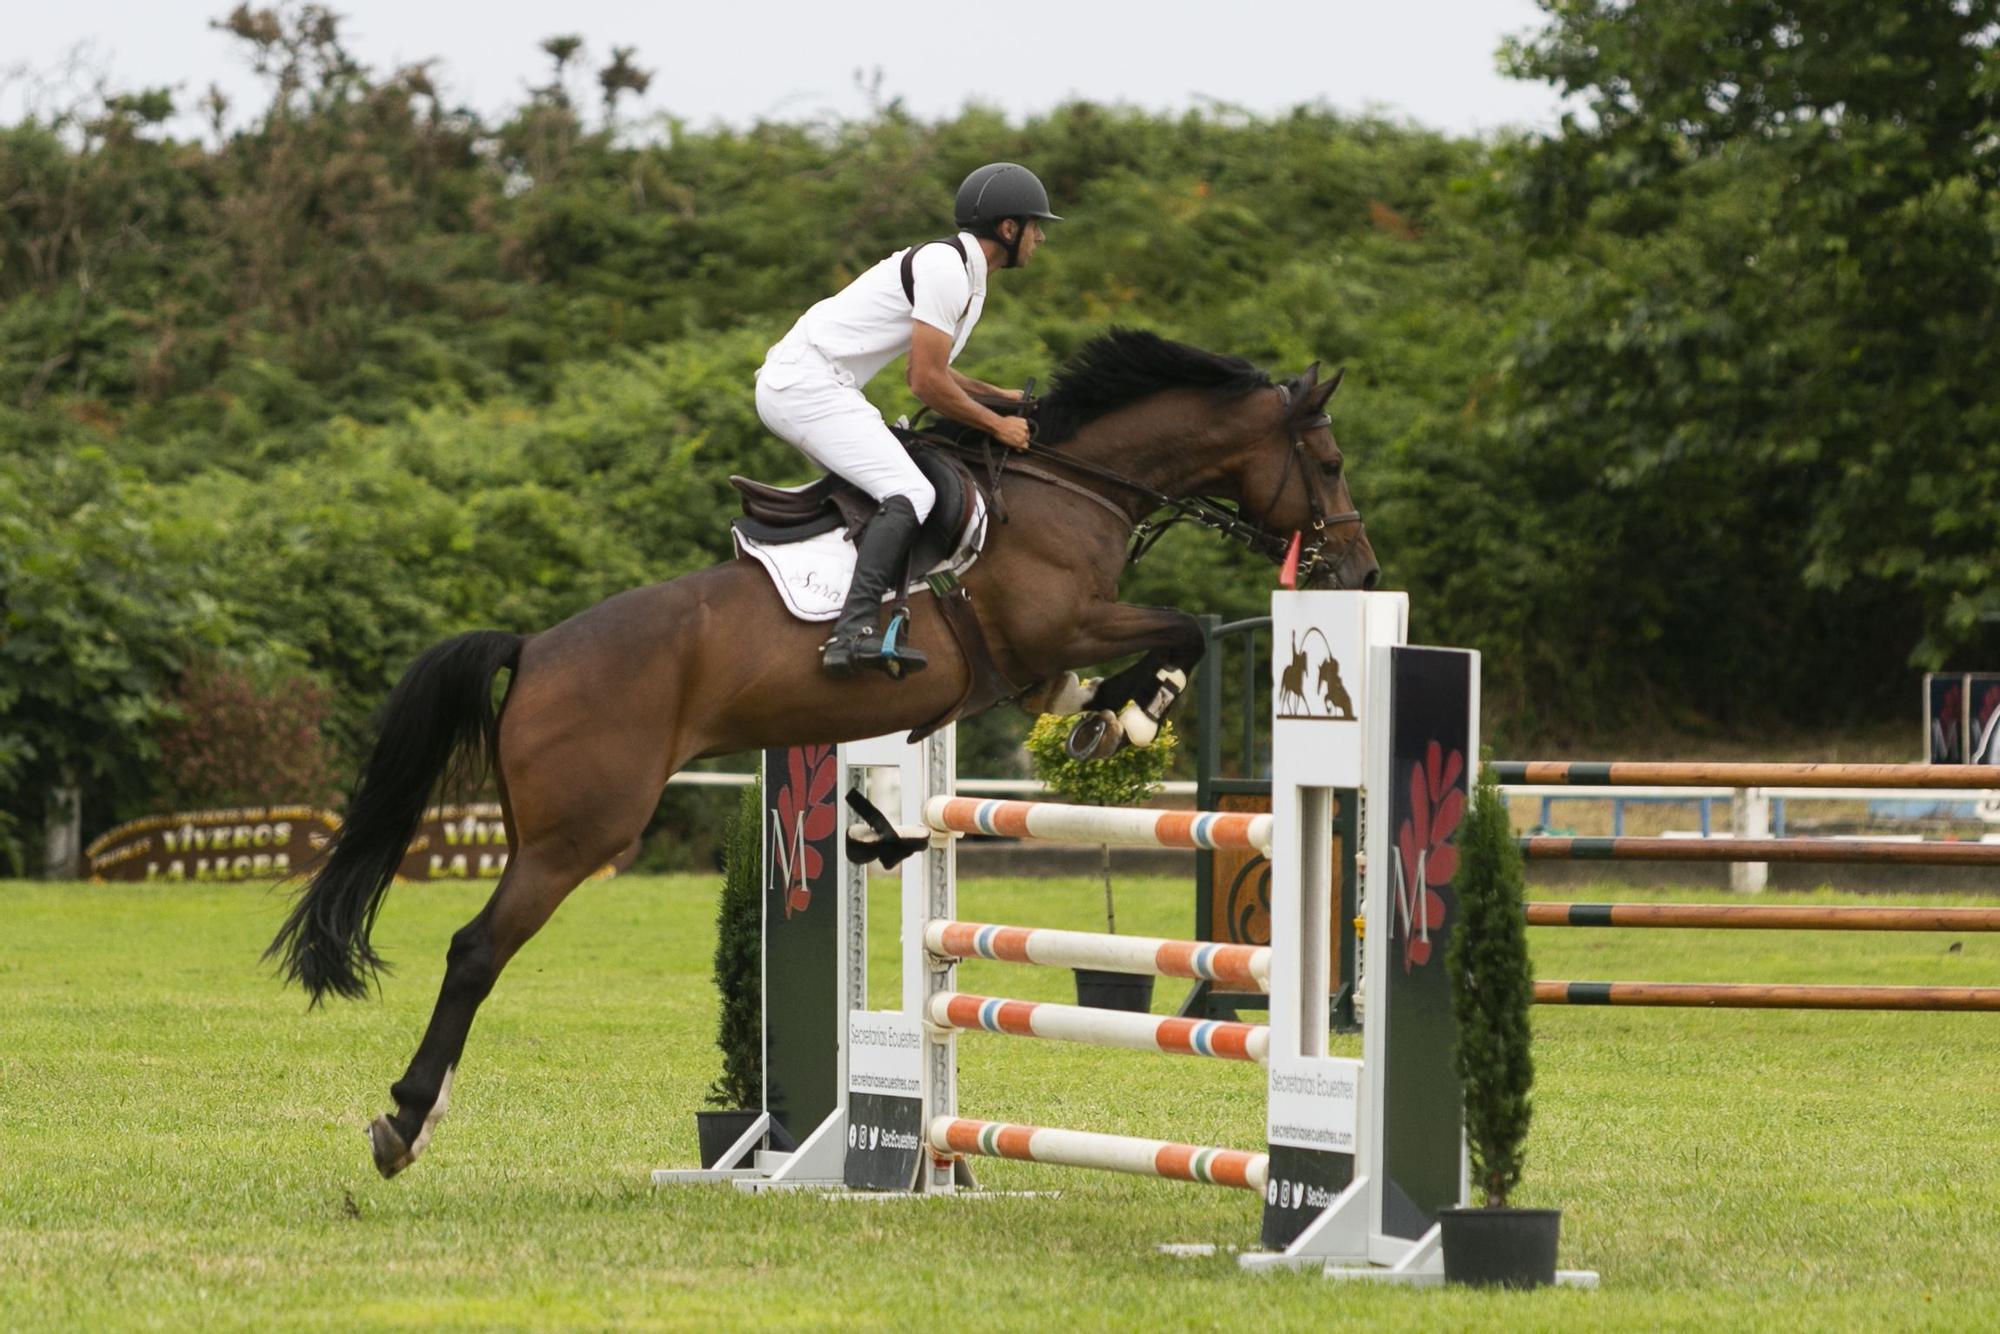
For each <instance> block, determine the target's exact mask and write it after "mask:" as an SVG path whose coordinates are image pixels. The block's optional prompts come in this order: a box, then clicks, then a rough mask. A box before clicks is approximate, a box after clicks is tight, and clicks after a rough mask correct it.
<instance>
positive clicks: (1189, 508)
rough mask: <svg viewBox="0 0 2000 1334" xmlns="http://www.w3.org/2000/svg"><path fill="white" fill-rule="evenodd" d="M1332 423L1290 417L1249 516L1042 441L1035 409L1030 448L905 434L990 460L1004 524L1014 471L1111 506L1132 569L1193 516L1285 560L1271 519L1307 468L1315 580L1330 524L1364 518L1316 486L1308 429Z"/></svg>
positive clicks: (1302, 571)
mask: <svg viewBox="0 0 2000 1334" xmlns="http://www.w3.org/2000/svg"><path fill="white" fill-rule="evenodd" d="M1032 387H1033V381H1030V382H1029V390H1028V391H1024V399H1023V402H1024V405H1026V407H1027V408H1028V409H1030V410H1031V409H1032V406H1033V403H1034V400H1033V399H1032V398H1028V397H1025V394H1026V393H1028V392H1030V391H1031V390H1032ZM1274 387H1275V388H1276V389H1277V391H1278V393H1279V394H1280V395H1281V396H1282V398H1283V399H1284V403H1285V408H1286V412H1287V415H1288V416H1289V413H1290V409H1291V403H1292V390H1291V386H1290V385H1288V384H1280V385H1276V386H1274ZM929 412H930V409H928V408H926V409H924V411H923V412H921V413H919V414H918V421H919V422H921V421H922V420H923V419H924V416H925V415H926V414H928V413H929ZM1331 424H1332V419H1331V418H1329V417H1327V416H1326V415H1325V414H1324V413H1321V414H1318V415H1316V416H1313V417H1311V418H1309V419H1303V420H1300V421H1297V422H1293V423H1291V426H1292V430H1291V437H1292V439H1291V448H1290V449H1289V450H1288V451H1287V456H1286V460H1285V471H1284V473H1283V474H1282V475H1281V476H1280V477H1279V478H1278V485H1277V487H1276V489H1275V490H1273V491H1272V493H1271V498H1270V500H1269V501H1267V502H1266V503H1265V505H1264V508H1263V510H1262V511H1261V512H1260V513H1259V514H1258V516H1257V518H1256V519H1255V520H1251V519H1248V518H1246V517H1245V516H1244V514H1243V509H1242V507H1241V505H1231V504H1229V503H1227V502H1225V501H1220V500H1216V499H1213V498H1211V497H1208V496H1170V495H1168V494H1166V493H1165V492H1164V491H1160V490H1157V489H1155V488H1153V487H1150V486H1147V485H1146V484H1145V483H1143V482H1137V481H1134V480H1133V479H1131V478H1130V477H1126V476H1124V475H1123V474H1121V473H1118V472H1115V471H1113V470H1112V469H1110V468H1105V467H1101V466H1099V465H1098V464H1095V463H1091V462H1088V461H1087V460H1084V459H1079V458H1077V457H1075V456H1074V455H1072V454H1066V453H1064V452H1062V451H1061V450H1059V449H1056V448H1054V447H1053V446H1049V445H1044V444H1041V443H1039V442H1037V441H1036V440H1035V430H1036V424H1035V420H1034V418H1033V416H1032V414H1031V413H1030V415H1029V416H1028V432H1029V433H1028V448H1027V449H1026V450H1010V449H1007V448H1005V447H1004V446H999V445H996V443H995V442H994V440H993V438H992V437H991V436H989V435H986V434H984V433H983V432H972V433H971V434H972V435H973V436H974V437H975V438H973V439H966V438H963V437H959V436H952V435H947V434H944V433H942V432H939V431H934V430H927V429H924V428H922V427H921V426H915V427H910V428H905V429H904V430H902V431H901V432H899V434H901V435H902V436H903V438H904V439H905V440H906V441H907V442H909V443H912V444H926V445H932V446H935V447H938V448H942V449H948V450H950V451H952V452H953V453H955V454H958V455H960V456H962V457H967V458H976V459H977V460H978V461H979V462H980V463H982V464H984V465H985V469H986V475H987V482H988V486H989V489H990V491H991V494H992V498H993V506H994V513H995V517H997V518H998V519H999V520H1000V521H1001V522H1002V523H1005V522H1006V521H1007V512H1006V503H1005V501H1004V499H1003V498H1002V494H1001V486H1002V482H1003V481H1004V479H1005V478H1006V477H1007V476H1008V475H1009V474H1012V475H1016V476H1020V477H1025V478H1027V479H1029V480H1030V481H1036V482H1041V483H1043V484H1044V485H1046V486H1053V487H1056V488H1058V489H1060V490H1063V491H1066V492H1068V493H1070V494H1071V495H1074V496H1079V497H1081V498H1083V499H1085V500H1088V501H1091V502H1092V503H1094V504H1096V505H1098V506H1101V507H1102V508H1104V509H1106V510H1109V511H1110V512H1111V513H1112V514H1115V515H1116V516H1117V517H1118V519H1119V521H1120V522H1121V523H1123V524H1124V525H1125V526H1126V527H1127V529H1128V530H1129V537H1128V540H1127V544H1126V549H1125V564H1126V567H1127V568H1130V567H1131V566H1133V565H1136V564H1138V562H1139V561H1140V559H1141V558H1143V557H1144V556H1145V555H1146V553H1147V552H1149V551H1151V550H1152V549H1153V547H1154V545H1155V544H1156V543H1158V542H1159V540H1160V538H1161V537H1162V536H1164V535H1165V533H1166V531H1167V530H1168V529H1169V528H1172V527H1173V526H1174V525H1176V524H1180V523H1192V524H1194V525H1196V526H1197V527H1201V528H1206V529H1208V530H1209V531H1210V532H1214V533H1219V534H1221V535H1222V537H1223V538H1224V539H1225V540H1227V541H1231V542H1237V543H1240V544H1242V545H1243V546H1245V547H1247V548H1248V549H1249V550H1251V551H1254V552H1256V553H1257V554H1258V555H1261V556H1264V557H1266V558H1267V559H1269V560H1272V561H1281V560H1283V559H1284V558H1285V557H1286V555H1287V554H1288V552H1289V551H1290V549H1291V538H1290V537H1288V536H1283V535H1280V534H1278V533H1274V532H1272V531H1271V530H1270V529H1269V528H1266V527H1265V526H1264V523H1265V521H1266V520H1267V519H1269V518H1270V515H1271V510H1272V509H1273V508H1275V507H1276V506H1277V503H1278V501H1279V499H1280V498H1281V497H1282V496H1283V495H1284V492H1285V487H1286V486H1287V485H1289V484H1290V482H1291V480H1292V470H1293V469H1294V468H1300V469H1302V475H1303V476H1304V478H1305V483H1306V496H1307V499H1308V502H1309V503H1310V504H1311V506H1312V511H1313V523H1312V528H1313V535H1314V536H1313V540H1312V541H1311V542H1310V543H1309V544H1308V545H1306V546H1305V547H1304V548H1303V550H1302V551H1301V553H1300V558H1299V578H1300V580H1301V582H1309V581H1310V579H1311V577H1312V576H1313V575H1316V574H1317V573H1319V572H1320V570H1321V568H1322V566H1323V564H1324V561H1323V559H1322V549H1323V548H1324V546H1325V545H1326V531H1327V529H1328V528H1330V527H1334V526H1337V525H1341V524H1348V523H1360V522H1361V514H1360V511H1358V510H1344V511H1341V512H1339V513H1329V512H1328V511H1327V509H1326V505H1325V500H1324V498H1323V496H1322V495H1321V493H1320V488H1319V486H1318V485H1316V479H1315V478H1314V476H1313V473H1312V468H1311V466H1310V464H1309V462H1308V461H1307V460H1306V457H1305V433H1306V432H1308V431H1313V430H1318V429H1319V428H1320V427H1322V426H1329V425H1331ZM1024 459H1026V460H1043V461H1047V462H1049V463H1053V464H1056V465H1059V466H1060V467H1062V468H1066V469H1069V470H1070V471H1072V472H1075V473H1079V474H1081V475H1083V476H1085V477H1088V478H1090V479H1092V480H1094V481H1097V482H1102V483H1104V484H1106V485H1108V486H1114V487H1117V488H1118V489H1120V490H1122V491H1125V492H1127V493H1129V494H1130V495H1132V496H1135V497H1137V498H1138V499H1139V500H1140V501H1142V502H1143V506H1142V508H1141V509H1140V510H1139V512H1138V513H1137V514H1136V515H1135V514H1132V513H1129V512H1127V511H1126V510H1125V509H1124V508H1123V507H1122V506H1120V505H1119V504H1117V503H1116V502H1115V501H1113V500H1111V499H1110V498H1109V497H1108V496H1105V495H1102V494H1101V493H1099V492H1097V491H1094V490H1092V489H1091V488H1089V487H1087V486H1084V485H1082V484H1080V483H1078V482H1074V481H1071V480H1069V479H1068V478H1066V477H1062V476H1058V475H1057V474H1055V473H1052V472H1049V471H1047V470H1045V469H1043V468H1038V467H1035V466H1033V464H1031V463H1029V462H1025V461H1023V460H1024ZM1162 511H1167V512H1168V513H1167V517H1165V518H1158V519H1156V518H1154V517H1153V516H1155V515H1158V514H1160V513H1161V512H1162Z"/></svg>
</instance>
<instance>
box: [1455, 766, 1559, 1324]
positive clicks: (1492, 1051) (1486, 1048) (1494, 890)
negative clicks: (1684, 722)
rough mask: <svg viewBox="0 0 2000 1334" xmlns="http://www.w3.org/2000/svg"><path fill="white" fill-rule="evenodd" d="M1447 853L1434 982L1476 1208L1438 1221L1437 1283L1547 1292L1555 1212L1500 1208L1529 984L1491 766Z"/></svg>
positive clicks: (1508, 1184)
mask: <svg viewBox="0 0 2000 1334" xmlns="http://www.w3.org/2000/svg"><path fill="white" fill-rule="evenodd" d="M1458 853H1459V866H1458V874H1457V875H1455V876H1454V877H1453V878H1452V889H1453V890H1454V891H1455V894H1456V899H1457V905H1458V908H1457V911H1458V921H1457V923H1456V924H1455V925H1454V926H1453V927H1452V932H1451V941H1450V944H1449V945H1448V946H1447V948H1446V951H1445V972H1446V974H1447V976H1448V977H1449V978H1450V979H1451V1000H1452V1012H1453V1017H1454V1019H1455V1020H1456V1022H1457V1027H1458V1046H1457V1050H1456V1053H1455V1056H1454V1062H1455V1065H1456V1068H1457V1071H1458V1077H1459V1080H1460V1082H1461V1083H1462V1085H1463V1087H1464V1091H1465V1137H1466V1143H1467V1147H1468V1149H1469V1152H1470V1156H1471V1159H1472V1190H1473V1194H1474V1196H1475V1197H1484V1198H1483V1200H1481V1202H1480V1204H1479V1205H1477V1206H1475V1207H1472V1208H1467V1209H1446V1210H1444V1211H1443V1212H1442V1215H1441V1217H1440V1222H1441V1223H1442V1225H1443V1229H1444V1235H1443V1244H1444V1273H1445V1281H1446V1282H1447V1283H1467V1284H1474V1285H1478V1286H1504V1287H1518V1288H1528V1287H1541V1286H1544V1285H1547V1284H1550V1283H1553V1282H1555V1273H1556V1239H1557V1235H1558V1233H1559V1231H1560V1229H1561V1226H1562V1212H1561V1211H1560V1210H1557V1209H1516V1208H1512V1207H1510V1206H1509V1205H1508V1203H1507V1200H1508V1197H1509V1195H1511V1194H1512V1192H1513V1190H1514V1187H1515V1186H1516V1185H1518V1184H1519V1183H1520V1180H1521V1164H1522V1161H1523V1158H1524V1146H1525V1144H1526V1141H1527V1136H1528V1123H1529V1121H1530V1119H1531V1117H1532V1114H1533V1111H1534V1108H1533V1106H1532V1104H1531V1103H1530V1102H1529V1099H1528V1093H1529V1090H1530V1089H1531V1088H1532V1087H1533V1085H1534V1082H1535V1067H1534V1061H1533V1059H1532V1057H1531V1055H1530V1053H1529V1036H1530V1035H1529V1028H1528V1006H1529V1005H1530V1004H1532V1003H1533V1000H1534V994H1535V983H1534V974H1533V973H1532V971H1531V970H1530V968H1529V965H1528V925H1527V916H1526V909H1525V907H1524V906H1523V900H1524V898H1525V895H1524V892H1523V876H1522V871H1521V853H1520V849H1519V848H1518V847H1517V846H1516V845H1515V843H1514V831H1513V827H1512V825H1511V824H1510V823H1509V821H1508V818H1507V803H1506V800H1505V798H1503V797H1502V796H1501V795H1500V788H1499V785H1498V784H1497V783H1496V782H1495V780H1494V777H1493V770H1492V768H1491V766H1487V767H1486V768H1485V769H1484V770H1483V771H1482V772H1481V774H1480V777H1479V787H1478V790H1477V791H1476V792H1475V793H1474V794H1473V799H1472V810H1471V813H1470V815H1469V816H1468V818H1467V821H1466V827H1465V828H1464V829H1463V830H1462V831H1461V832H1460V834H1459V838H1458Z"/></svg>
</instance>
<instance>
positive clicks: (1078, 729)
mask: <svg viewBox="0 0 2000 1334" xmlns="http://www.w3.org/2000/svg"><path fill="white" fill-rule="evenodd" d="M1124 744H1125V733H1124V731H1123V729H1121V728H1120V727H1119V726H1118V719H1117V718H1116V717H1115V716H1113V714H1112V712H1111V710H1109V709H1099V710H1097V712H1095V713H1086V714H1084V715H1083V717H1081V718H1079V719H1077V720H1076V726H1074V727H1072V728H1070V729H1069V737H1068V739H1067V740H1065V741H1064V742H1063V753H1064V754H1065V755H1068V756H1069V757H1070V758H1071V759H1073V760H1102V759H1108V758H1110V757H1111V756H1113V755H1115V754H1117V753H1118V748H1119V747H1120V746H1122V745H1124Z"/></svg>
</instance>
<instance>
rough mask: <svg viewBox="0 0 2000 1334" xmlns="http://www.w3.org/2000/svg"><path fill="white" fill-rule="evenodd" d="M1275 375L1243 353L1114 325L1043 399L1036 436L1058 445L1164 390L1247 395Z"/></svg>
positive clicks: (1067, 366) (1076, 358)
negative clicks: (1215, 349) (1209, 349)
mask: <svg viewBox="0 0 2000 1334" xmlns="http://www.w3.org/2000/svg"><path fill="white" fill-rule="evenodd" d="M1270 383H1271V377H1270V376H1268V375H1266V374H1265V373H1264V372H1262V371H1260V370H1258V369H1257V368H1256V367H1255V366H1252V365H1251V364H1250V363H1249V362H1247V361H1244V360H1243V359H1242V358H1240V357H1225V356H1221V355H1218V354H1217V353H1214V352H1204V351H1202V350H1201V349H1200V348H1198V347H1189V346H1188V345H1187V344H1186V343H1175V342H1171V341H1169V340H1168V339H1165V338H1162V337H1160V336H1159V335H1158V334H1154V333H1147V332H1146V331H1145V330H1143V329H1112V330H1110V331H1109V332H1107V333H1102V334H1099V335H1098V336H1097V337H1095V338H1093V339H1091V340H1090V341H1089V342H1088V343H1085V344H1084V345H1083V346H1082V347H1081V348H1079V349H1078V350H1077V352H1076V354H1075V355H1074V356H1072V357H1071V358H1070V359H1069V360H1068V361H1066V362H1064V363H1063V364H1062V368H1061V369H1060V370H1058V371H1057V372H1056V374H1055V383H1054V384H1053V386H1052V387H1051V388H1050V389H1049V393H1048V396H1047V397H1046V398H1044V399H1042V401H1041V405H1040V414H1039V422H1040V427H1039V430H1038V431H1037V438H1038V439H1040V440H1041V441H1042V442H1043V443H1044V444H1051V445H1059V444H1061V443H1062V442H1063V441H1065V440H1067V439H1069V438H1070V437H1071V436H1073V435H1075V434H1076V433H1077V432H1078V431H1079V430H1081V429H1082V428H1083V427H1085V426H1087V425H1089V424H1090V423H1091V422H1093V421H1096V420H1097V419H1098V418H1099V417H1102V416H1104V415H1105V414H1106V413H1109V412H1116V411H1117V410H1118V409H1119V408H1122V407H1127V406H1129V405H1130V404H1133V403H1136V402H1138V401H1139V400H1140V399H1142V398H1144V397H1146V396H1147V395H1148V394H1157V393H1159V392H1160V391H1162V390H1165V389H1207V390H1212V391H1213V392H1215V393H1217V394H1221V395H1230V396H1233V395H1238V394H1247V393H1249V392H1250V391H1251V390H1252V389H1262V388H1264V387H1265V386H1266V385H1269V384H1270Z"/></svg>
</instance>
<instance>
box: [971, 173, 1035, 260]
mask: <svg viewBox="0 0 2000 1334" xmlns="http://www.w3.org/2000/svg"><path fill="white" fill-rule="evenodd" d="M1008 218H1015V219H1024V218H1044V219H1047V220H1048V221H1050V222H1061V221H1062V218H1061V216H1060V215H1058V214H1056V213H1052V212H1050V211H1049V192H1048V191H1047V190H1046V189H1044V188H1043V187H1042V183H1041V181H1040V179H1038V178H1037V177H1036V175H1035V173H1034V172H1032V171H1029V170H1028V169H1027V168H1026V167H1023V166H1021V165H1020V164H1019V163H1017V162H989V163H987V164H986V165H985V166H983V167H981V168H979V170H977V171H975V172H973V173H972V174H971V175H970V176H967V177H966V178H965V182H964V184H962V185H960V186H959V187H958V198H957V199H956V200H955V201H953V204H952V220H953V222H955V223H956V224H957V225H958V226H960V227H963V228H964V229H965V230H966V231H969V232H971V233H972V234H973V235H974V236H988V237H992V238H993V239H994V240H996V241H997V240H1000V232H999V226H1000V223H1001V222H1003V221H1005V220H1006V219H1008ZM1001 244H1003V245H1006V246H1007V259H1008V262H1009V263H1012V262H1013V260H1014V257H1015V255H1016V253H1017V252H1018V251H1019V250H1020V247H1021V238H1020V235H1019V234H1018V233H1017V234H1016V235H1015V237H1014V240H1013V242H1012V243H1011V244H1009V243H1007V242H1004V241H1003V242H1001Z"/></svg>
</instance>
